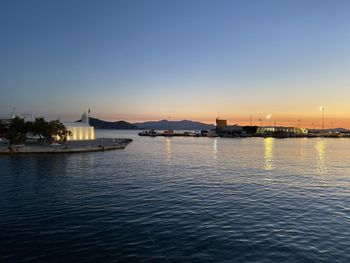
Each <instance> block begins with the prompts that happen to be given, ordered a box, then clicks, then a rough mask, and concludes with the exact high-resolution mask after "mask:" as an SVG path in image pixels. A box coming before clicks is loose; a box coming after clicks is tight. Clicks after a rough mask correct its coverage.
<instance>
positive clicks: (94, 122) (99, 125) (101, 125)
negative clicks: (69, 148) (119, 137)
mask: <svg viewBox="0 0 350 263" xmlns="http://www.w3.org/2000/svg"><path fill="white" fill-rule="evenodd" d="M77 122H81V120H78V121H77ZM89 123H90V125H91V126H94V127H95V128H96V129H116V130H133V129H137V127H136V126H135V125H133V124H131V123H129V122H126V121H115V122H109V121H103V120H99V119H95V118H91V117H90V118H89Z"/></svg>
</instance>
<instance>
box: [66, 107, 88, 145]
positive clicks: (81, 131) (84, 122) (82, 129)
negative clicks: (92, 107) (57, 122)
mask: <svg viewBox="0 0 350 263" xmlns="http://www.w3.org/2000/svg"><path fill="white" fill-rule="evenodd" d="M63 124H64V126H66V129H67V130H69V131H71V132H72V134H71V135H70V136H67V141H82V140H94V139H95V129H94V127H93V126H90V124H89V116H88V115H87V114H86V112H85V113H84V114H83V116H82V117H81V122H64V123H63Z"/></svg>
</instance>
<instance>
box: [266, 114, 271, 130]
mask: <svg viewBox="0 0 350 263" xmlns="http://www.w3.org/2000/svg"><path fill="white" fill-rule="evenodd" d="M271 117H272V115H271V114H267V115H266V117H265V118H266V119H267V120H270V122H269V123H270V127H271Z"/></svg>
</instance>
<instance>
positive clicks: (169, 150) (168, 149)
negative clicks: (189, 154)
mask: <svg viewBox="0 0 350 263" xmlns="http://www.w3.org/2000/svg"><path fill="white" fill-rule="evenodd" d="M171 143H172V142H171V138H169V137H167V138H166V139H165V147H166V154H167V159H168V160H170V159H171V157H172V155H173V152H172V145H171Z"/></svg>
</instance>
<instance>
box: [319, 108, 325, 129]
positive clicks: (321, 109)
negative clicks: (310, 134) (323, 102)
mask: <svg viewBox="0 0 350 263" xmlns="http://www.w3.org/2000/svg"><path fill="white" fill-rule="evenodd" d="M325 110H326V108H325V107H323V106H321V107H320V111H321V112H322V134H323V133H324V111H325Z"/></svg>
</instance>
